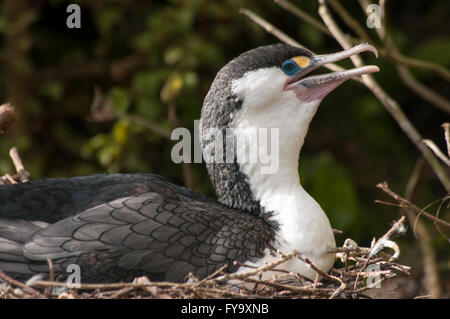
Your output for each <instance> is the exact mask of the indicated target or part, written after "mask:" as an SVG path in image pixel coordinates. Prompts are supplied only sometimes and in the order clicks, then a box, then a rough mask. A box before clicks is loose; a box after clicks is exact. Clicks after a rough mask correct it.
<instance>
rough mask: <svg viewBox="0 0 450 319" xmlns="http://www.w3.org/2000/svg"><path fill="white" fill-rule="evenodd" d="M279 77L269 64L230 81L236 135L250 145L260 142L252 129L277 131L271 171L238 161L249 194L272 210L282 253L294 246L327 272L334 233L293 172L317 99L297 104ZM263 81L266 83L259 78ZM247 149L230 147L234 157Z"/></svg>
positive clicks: (297, 267)
mask: <svg viewBox="0 0 450 319" xmlns="http://www.w3.org/2000/svg"><path fill="white" fill-rule="evenodd" d="M285 80H286V77H285V75H284V74H283V73H282V72H280V71H279V69H277V68H272V69H263V70H257V71H252V72H248V73H247V74H246V75H245V76H244V77H242V78H241V79H239V80H236V81H235V82H234V83H233V93H234V94H236V95H237V96H239V97H240V98H241V99H242V100H243V104H242V108H241V109H240V110H239V111H237V112H235V113H234V115H233V126H234V128H235V129H236V130H234V132H235V135H236V138H237V139H239V140H245V141H246V142H247V143H249V144H250V145H255V144H258V143H261V140H255V134H254V132H255V130H258V129H259V128H267V129H272V128H275V129H278V132H279V142H278V158H279V166H278V169H277V170H276V171H275V172H274V173H272V174H264V173H263V171H264V170H263V167H264V166H266V165H267V164H265V163H259V162H256V163H255V162H251V163H249V162H248V161H247V162H244V163H243V162H242V161H240V164H239V165H240V169H241V171H242V172H243V173H244V174H245V175H246V176H247V178H248V182H249V184H250V188H251V191H252V193H253V195H254V196H255V199H256V200H258V201H260V204H261V205H262V206H263V207H264V208H265V210H266V211H272V212H274V215H273V220H274V221H276V222H277V223H278V224H279V227H280V229H279V232H278V233H277V238H276V242H275V243H274V245H275V247H276V248H277V249H280V250H281V251H282V252H284V253H289V252H292V251H293V250H296V251H297V252H299V253H300V254H302V255H303V256H304V257H306V258H309V259H310V260H312V261H313V262H314V263H315V264H316V265H317V266H318V267H319V269H321V270H323V271H328V270H329V269H330V268H331V266H332V264H333V262H334V254H328V253H326V252H327V251H328V250H329V249H332V248H334V247H335V240H334V235H333V232H332V229H331V226H330V223H329V220H328V218H327V216H326V215H325V213H324V212H323V210H322V208H321V207H320V206H319V204H317V202H316V201H315V200H314V199H313V198H312V197H311V196H310V195H309V194H308V193H307V192H306V191H305V190H304V189H303V188H302V186H301V185H300V179H299V175H298V161H299V156H300V150H301V148H302V146H303V142H304V139H305V136H306V133H307V131H308V127H309V123H310V121H311V119H312V118H313V116H314V114H315V113H316V110H317V107H318V105H319V104H320V101H319V100H317V101H313V102H308V103H301V102H300V101H299V99H298V98H297V97H296V95H295V94H294V93H293V92H291V91H283V89H282V85H277V83H284V81H285ZM264 81H265V82H267V83H261V82H264ZM270 83H272V84H273V85H271V84H270ZM274 97H275V98H274ZM269 143H270V139H269ZM259 146H260V145H259ZM268 148H269V149H270V145H269V146H268ZM249 149H251V148H249V147H248V145H247V146H246V149H244V148H243V146H242V144H241V147H240V149H237V150H236V154H237V156H238V162H239V156H245V155H242V154H245V152H246V151H248V150H249ZM273 149H276V148H273V147H272V150H273ZM272 157H273V154H272ZM246 158H249V156H248V155H247V157H246ZM273 258H275V259H276V258H278V257H273V256H269V255H267V256H266V258H264V259H263V260H261V261H260V263H262V262H265V261H268V259H269V260H270V259H273ZM285 268H286V269H288V270H290V271H296V272H298V273H300V274H303V275H305V276H307V277H310V278H314V276H315V272H314V271H313V270H312V269H310V268H309V267H308V266H306V265H305V264H304V263H303V262H301V261H299V260H296V261H292V262H289V263H286V264H285Z"/></svg>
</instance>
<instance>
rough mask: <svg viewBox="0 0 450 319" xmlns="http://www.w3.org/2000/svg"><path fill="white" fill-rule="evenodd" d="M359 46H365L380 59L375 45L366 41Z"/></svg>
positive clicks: (366, 49)
mask: <svg viewBox="0 0 450 319" xmlns="http://www.w3.org/2000/svg"><path fill="white" fill-rule="evenodd" d="M358 46H360V47H363V48H364V49H365V51H370V52H372V53H373V54H374V55H375V57H376V58H377V59H378V50H377V48H375V47H374V46H373V45H371V44H369V43H367V42H366V43H361V44H359V45H358Z"/></svg>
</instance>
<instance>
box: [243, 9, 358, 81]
mask: <svg viewBox="0 0 450 319" xmlns="http://www.w3.org/2000/svg"><path fill="white" fill-rule="evenodd" d="M239 12H240V13H242V14H243V15H245V16H247V17H248V18H250V20H252V21H253V22H255V23H256V24H258V25H259V26H261V27H262V28H263V29H264V30H266V31H267V32H268V33H270V34H272V35H274V36H275V37H276V38H278V39H279V40H280V41H282V42H285V43H288V44H290V45H293V46H296V47H300V48H305V49H307V50H308V51H310V52H311V53H313V54H314V52H313V51H311V50H309V49H308V48H306V47H305V46H303V45H301V44H300V43H299V42H297V41H295V40H294V39H292V38H291V37H289V36H288V35H286V34H285V33H283V32H282V31H280V30H279V29H278V28H276V27H275V26H273V25H272V24H271V23H269V22H268V21H266V20H264V19H263V18H261V17H260V16H258V15H257V14H256V13H254V12H253V11H251V10H248V9H244V8H241V9H240V10H239ZM324 67H326V68H327V69H329V70H331V71H334V72H338V71H344V70H345V69H344V68H342V67H340V66H339V65H337V64H334V63H330V64H327V65H324ZM352 80H354V81H356V82H362V80H361V79H360V78H359V77H355V78H352Z"/></svg>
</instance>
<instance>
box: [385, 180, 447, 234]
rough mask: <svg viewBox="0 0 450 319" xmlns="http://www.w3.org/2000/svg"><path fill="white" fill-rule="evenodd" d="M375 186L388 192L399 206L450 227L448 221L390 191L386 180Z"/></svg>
mask: <svg viewBox="0 0 450 319" xmlns="http://www.w3.org/2000/svg"><path fill="white" fill-rule="evenodd" d="M377 187H378V188H380V189H381V190H383V191H384V192H385V193H386V194H388V195H389V196H391V197H392V198H394V199H395V200H396V201H397V202H398V203H399V204H400V205H399V206H400V207H402V208H406V209H410V210H411V211H413V212H415V213H416V214H419V215H424V216H426V217H428V218H429V219H431V220H432V221H434V222H435V223H438V224H440V225H443V226H445V227H448V228H450V223H448V222H446V221H445V220H442V219H440V218H437V217H436V216H433V215H431V214H429V213H427V212H426V211H424V210H423V209H420V208H419V207H417V206H416V205H414V204H412V203H410V202H409V201H408V200H406V199H404V198H403V197H401V196H399V195H397V194H396V193H394V192H393V191H391V190H390V189H389V186H388V184H387V182H383V183H379V184H378V185H377Z"/></svg>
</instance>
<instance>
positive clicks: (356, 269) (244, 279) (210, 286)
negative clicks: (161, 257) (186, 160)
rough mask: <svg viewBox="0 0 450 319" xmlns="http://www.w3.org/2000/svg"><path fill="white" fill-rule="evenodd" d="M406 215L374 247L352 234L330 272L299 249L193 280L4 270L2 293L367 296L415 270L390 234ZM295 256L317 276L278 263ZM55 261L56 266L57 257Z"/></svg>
mask: <svg viewBox="0 0 450 319" xmlns="http://www.w3.org/2000/svg"><path fill="white" fill-rule="evenodd" d="M403 221H404V217H402V218H400V219H399V221H397V222H396V223H395V224H394V225H393V226H392V228H391V229H390V230H389V231H388V232H387V233H386V234H385V235H384V236H382V237H381V238H380V239H379V240H377V241H375V240H374V241H373V242H372V245H371V248H364V247H358V245H357V244H356V243H355V242H354V241H352V240H351V239H347V240H346V241H345V243H344V246H343V247H339V248H337V249H336V251H335V252H336V259H337V260H339V263H340V264H342V267H339V268H332V269H331V270H330V272H329V273H328V274H325V273H323V272H322V271H320V270H319V269H317V267H316V266H315V265H314V264H313V263H312V262H310V261H309V260H308V259H304V258H302V257H301V256H300V255H299V254H298V253H296V252H292V253H290V254H287V255H284V254H282V253H279V254H280V258H279V259H278V260H277V261H275V262H274V263H272V264H267V265H265V266H263V267H260V268H254V267H252V266H248V265H242V264H239V266H247V267H248V268H249V269H250V270H249V271H248V272H245V273H240V274H226V273H224V269H225V268H226V266H224V267H222V268H221V269H219V270H218V271H216V272H215V273H213V274H211V275H210V276H208V277H206V278H204V279H201V280H199V279H197V278H195V277H193V276H190V278H189V280H188V282H187V283H170V282H151V281H150V280H149V279H148V278H147V277H139V278H136V279H135V280H134V281H133V282H132V283H113V284H84V283H83V284H81V285H80V286H79V287H75V288H68V287H67V284H66V283H65V282H57V281H54V280H52V281H42V280H31V281H29V283H28V284H23V283H21V282H18V281H15V280H13V279H12V278H10V277H8V276H7V275H5V274H4V273H1V272H0V298H14V299H15V298H59V299H63V298H69V299H72V298H94V299H98V298H106V299H115V298H131V299H141V298H166V299H172V298H364V297H365V292H366V291H367V290H369V289H373V288H377V287H380V286H382V285H383V284H384V283H385V282H386V281H388V280H391V279H393V278H395V277H397V276H399V275H410V272H409V271H410V267H408V266H405V265H401V264H399V263H397V262H396V261H395V260H396V259H397V258H398V256H399V253H400V251H399V249H398V246H397V245H396V244H395V242H393V241H391V239H390V237H391V236H392V235H394V234H395V233H401V232H403V231H404V230H403V228H404V226H403ZM386 247H388V248H391V249H393V250H394V254H393V255H389V254H387V253H384V252H383V251H381V250H383V249H384V248H386ZM292 258H298V259H300V260H301V261H302V262H305V263H306V264H308V265H309V266H310V267H311V268H312V269H314V270H315V271H316V273H317V278H316V280H314V281H311V280H309V279H307V278H304V277H302V276H300V275H298V274H295V273H290V272H287V271H285V270H282V269H277V267H278V266H279V265H281V264H283V263H285V262H287V261H288V260H291V259H292ZM49 266H50V269H51V262H50V263H49ZM266 272H270V275H271V276H270V279H266V280H263V279H261V278H262V277H263V276H262V275H263V274H264V273H266ZM51 277H52V274H51Z"/></svg>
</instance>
